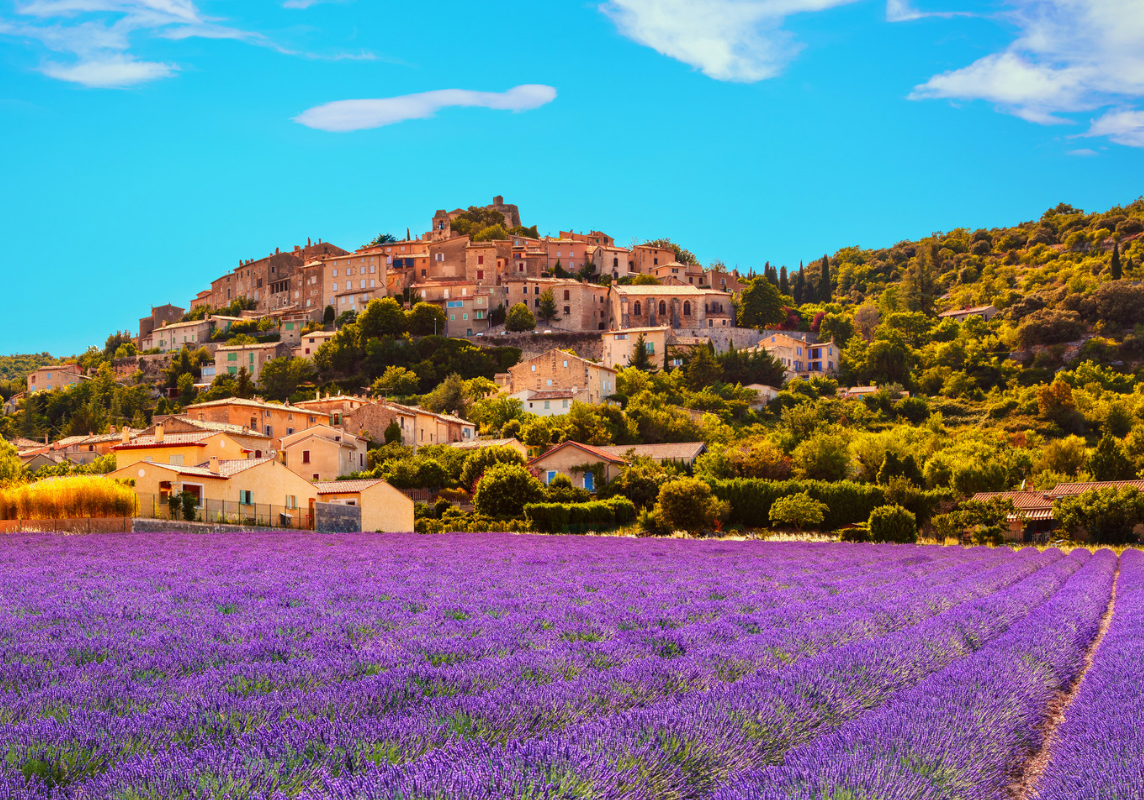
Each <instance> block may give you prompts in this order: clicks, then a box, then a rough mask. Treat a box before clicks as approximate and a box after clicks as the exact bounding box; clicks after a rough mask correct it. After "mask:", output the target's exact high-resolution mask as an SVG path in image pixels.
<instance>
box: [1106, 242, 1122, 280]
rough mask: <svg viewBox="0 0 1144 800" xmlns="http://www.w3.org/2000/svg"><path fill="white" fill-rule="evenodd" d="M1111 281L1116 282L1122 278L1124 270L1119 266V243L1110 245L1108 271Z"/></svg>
mask: <svg viewBox="0 0 1144 800" xmlns="http://www.w3.org/2000/svg"><path fill="white" fill-rule="evenodd" d="M1109 275H1111V276H1112V280H1114V281H1118V280H1120V279H1121V278H1123V277H1124V269H1123V268H1122V267H1121V266H1120V243H1119V242H1113V243H1112V267H1111V269H1110V270H1109Z"/></svg>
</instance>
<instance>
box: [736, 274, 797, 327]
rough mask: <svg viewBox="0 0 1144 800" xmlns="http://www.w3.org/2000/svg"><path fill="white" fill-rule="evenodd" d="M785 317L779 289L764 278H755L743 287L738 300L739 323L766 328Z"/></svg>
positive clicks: (745, 325) (743, 325)
mask: <svg viewBox="0 0 1144 800" xmlns="http://www.w3.org/2000/svg"><path fill="white" fill-rule="evenodd" d="M784 319H786V312H785V311H784V310H783V299H782V296H781V295H780V294H779V290H778V289H776V288H775V286H774V284H772V283H771V282H770V281H768V280H767V279H766V278H762V277H759V278H755V279H754V280H752V281H750V282H749V283H748V284H747V287H746V288H745V289H743V293H742V296H741V298H740V300H739V325H741V326H742V327H744V328H766V327H768V326H770V325H777V324H778V323H780V322H782V321H783V320H784Z"/></svg>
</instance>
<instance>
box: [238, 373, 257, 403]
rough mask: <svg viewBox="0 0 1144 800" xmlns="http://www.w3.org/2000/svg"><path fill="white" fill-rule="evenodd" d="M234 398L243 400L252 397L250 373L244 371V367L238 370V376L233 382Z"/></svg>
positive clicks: (252, 383) (252, 389)
mask: <svg viewBox="0 0 1144 800" xmlns="http://www.w3.org/2000/svg"><path fill="white" fill-rule="evenodd" d="M234 396H235V397H241V398H242V399H243V400H249V399H250V398H252V397H254V381H252V380H251V379H250V373H249V372H247V371H246V367H239V368H238V376H237V377H236V378H235V381H234Z"/></svg>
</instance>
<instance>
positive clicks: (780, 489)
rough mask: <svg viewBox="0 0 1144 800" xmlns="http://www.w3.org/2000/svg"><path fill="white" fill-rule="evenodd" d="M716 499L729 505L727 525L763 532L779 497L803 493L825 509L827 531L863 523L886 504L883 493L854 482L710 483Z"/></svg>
mask: <svg viewBox="0 0 1144 800" xmlns="http://www.w3.org/2000/svg"><path fill="white" fill-rule="evenodd" d="M711 487H712V490H713V491H714V493H715V495H716V497H718V498H719V499H721V500H726V501H729V502H730V504H731V515H730V517H729V519H728V521H729V522H732V523H737V524H740V525H745V526H746V527H748V528H766V527H768V526H769V524H770V513H771V506H772V505H773V504H774V502H775V501H776V500H778V499H779V498H780V497H784V496H786V495H790V494H798V493H799V492H806V493H807V494H809V495H810V496H811V497H812V498H813V499H815V500H817V501H818V502H820V503H824V504H825V505H826V511H825V512H824V516H823V520H822V527H823V528H824V529H827V530H831V529H835V528H841V527H843V526H845V525H852V524H855V523H858V522H865V521H866V519H867V518H868V517H869V516H870V512H871V511H873V510H874V509H875V508H877V507H878V506H880V505H883V504H884V503H885V502H886V498H885V490H884V489H883V488H882V487H881V486H872V485H870V484H866V483H855V482H854V481H837V482H827V481H764V480H757V479H752V478H733V479H731V480H725V481H713V482H712V484H711Z"/></svg>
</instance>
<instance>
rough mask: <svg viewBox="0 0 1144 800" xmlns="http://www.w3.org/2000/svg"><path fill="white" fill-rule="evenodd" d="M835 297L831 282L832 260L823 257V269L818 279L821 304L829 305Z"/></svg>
mask: <svg viewBox="0 0 1144 800" xmlns="http://www.w3.org/2000/svg"><path fill="white" fill-rule="evenodd" d="M833 297H834V287H833V286H832V285H831V282H830V259H829V258H828V257H826V256H823V257H822V267H821V269H820V270H819V277H818V299H819V302H822V303H829V302H830V301H831V299H832V298H833Z"/></svg>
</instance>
